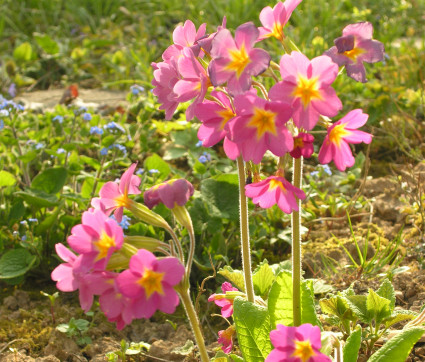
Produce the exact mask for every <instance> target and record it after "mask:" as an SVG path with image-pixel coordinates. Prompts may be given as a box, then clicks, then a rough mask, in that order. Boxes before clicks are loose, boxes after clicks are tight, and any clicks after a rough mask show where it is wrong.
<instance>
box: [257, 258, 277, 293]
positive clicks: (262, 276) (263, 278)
mask: <svg viewBox="0 0 425 362" xmlns="http://www.w3.org/2000/svg"><path fill="white" fill-rule="evenodd" d="M274 279H275V275H274V273H273V270H272V268H271V267H270V265H269V263H268V262H267V260H264V261H263V262H262V263H261V264H260V265H259V266H258V267H257V269H256V270H255V271H254V273H253V275H252V282H253V284H254V290H255V294H257V295H260V296H262V297H265V296H266V295H267V292H268V291H269V289H270V287H271V286H272V284H273V282H274Z"/></svg>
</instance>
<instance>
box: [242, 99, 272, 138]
mask: <svg viewBox="0 0 425 362" xmlns="http://www.w3.org/2000/svg"><path fill="white" fill-rule="evenodd" d="M275 117H276V113H274V112H270V111H267V110H265V109H262V108H257V107H254V114H253V116H252V117H251V120H250V121H249V122H248V124H247V126H248V127H251V128H256V129H257V140H259V139H260V138H261V137H263V135H264V133H266V132H269V133H272V134H273V135H275V136H276V135H277V132H276V124H275Z"/></svg>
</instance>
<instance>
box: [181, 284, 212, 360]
mask: <svg viewBox="0 0 425 362" xmlns="http://www.w3.org/2000/svg"><path fill="white" fill-rule="evenodd" d="M179 289H180V288H179ZM182 289H183V290H178V292H179V295H180V299H181V301H182V303H183V306H184V309H185V311H186V315H187V317H188V318H189V322H190V326H191V327H192V331H193V334H194V335H195V341H196V344H197V346H198V349H199V353H200V355H201V361H202V362H208V361H209V360H210V359H209V357H208V353H207V348H206V347H205V341H204V336H203V334H202V331H201V326H200V324H199V320H198V316H197V315H196V312H195V308H194V307H193V303H192V300H191V299H190V295H189V289H188V288H182Z"/></svg>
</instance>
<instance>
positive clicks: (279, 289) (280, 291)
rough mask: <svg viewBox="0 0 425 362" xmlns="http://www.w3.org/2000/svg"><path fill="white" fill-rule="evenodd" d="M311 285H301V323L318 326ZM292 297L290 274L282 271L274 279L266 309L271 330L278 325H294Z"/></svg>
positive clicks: (304, 283) (305, 283)
mask: <svg viewBox="0 0 425 362" xmlns="http://www.w3.org/2000/svg"><path fill="white" fill-rule="evenodd" d="M311 284H312V283H307V282H305V281H303V282H302V283H301V323H302V324H304V323H311V324H312V325H316V326H320V325H321V324H320V321H319V319H318V318H317V315H316V310H315V307H314V294H313V290H312V285H311ZM310 286H311V288H310ZM292 295H293V293H292V275H291V273H290V272H286V271H284V272H282V273H281V274H279V275H278V276H277V277H276V280H275V281H274V283H273V285H272V287H271V289H270V293H269V298H268V309H269V314H270V320H271V323H272V327H273V328H275V327H276V325H277V324H279V323H280V324H283V325H285V326H293V325H294V321H293V305H292Z"/></svg>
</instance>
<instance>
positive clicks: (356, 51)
mask: <svg viewBox="0 0 425 362" xmlns="http://www.w3.org/2000/svg"><path fill="white" fill-rule="evenodd" d="M372 33H373V26H372V24H371V23H369V22H361V23H356V24H350V25H347V26H346V27H345V28H344V30H343V31H342V36H341V37H339V38H337V39H335V41H334V43H335V46H333V47H332V48H330V49H329V50H328V51H326V52H325V55H327V56H329V57H331V59H332V60H333V61H334V62H335V63H337V64H338V65H339V66H342V65H345V69H346V70H347V75H348V76H349V77H351V78H353V79H355V80H356V81H358V82H362V83H365V82H366V81H367V80H366V70H365V67H364V65H363V62H366V63H376V62H380V61H382V60H383V59H384V45H383V44H382V43H381V42H380V41H378V40H374V39H372Z"/></svg>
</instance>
